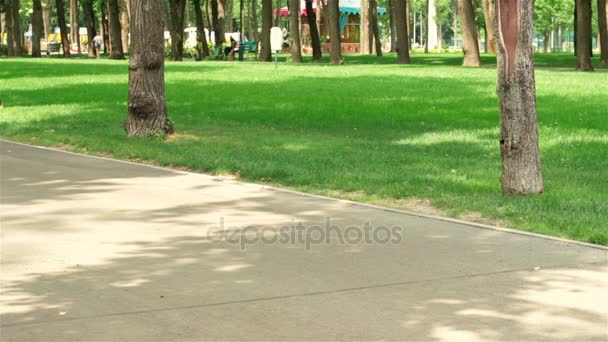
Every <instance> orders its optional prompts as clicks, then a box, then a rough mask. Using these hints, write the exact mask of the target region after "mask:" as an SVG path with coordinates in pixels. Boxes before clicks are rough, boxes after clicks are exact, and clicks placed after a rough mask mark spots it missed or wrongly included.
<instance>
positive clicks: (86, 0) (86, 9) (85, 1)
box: [81, 0, 96, 57]
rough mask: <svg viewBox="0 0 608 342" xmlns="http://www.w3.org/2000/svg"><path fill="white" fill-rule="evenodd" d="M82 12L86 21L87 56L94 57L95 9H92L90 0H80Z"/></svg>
mask: <svg viewBox="0 0 608 342" xmlns="http://www.w3.org/2000/svg"><path fill="white" fill-rule="evenodd" d="M81 3H82V13H83V14H84V18H85V20H86V22H87V38H88V39H87V46H88V50H89V51H88V56H89V57H95V44H94V43H93V37H95V33H96V31H95V11H93V1H92V0H82V1H81Z"/></svg>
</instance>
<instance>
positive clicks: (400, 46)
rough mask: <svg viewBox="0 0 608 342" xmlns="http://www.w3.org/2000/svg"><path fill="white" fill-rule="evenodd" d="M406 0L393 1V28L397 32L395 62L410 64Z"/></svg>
mask: <svg viewBox="0 0 608 342" xmlns="http://www.w3.org/2000/svg"><path fill="white" fill-rule="evenodd" d="M407 2H408V0H394V3H395V28H396V31H397V32H396V33H397V63H399V64H410V63H412V61H411V60H410V38H409V35H408V32H407V16H406V8H407Z"/></svg>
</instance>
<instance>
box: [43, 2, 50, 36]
mask: <svg viewBox="0 0 608 342" xmlns="http://www.w3.org/2000/svg"><path fill="white" fill-rule="evenodd" d="M52 8H53V0H42V20H43V22H44V39H47V38H48V37H49V35H50V34H51V33H53V32H52V31H53V28H52V27H51V10H52Z"/></svg>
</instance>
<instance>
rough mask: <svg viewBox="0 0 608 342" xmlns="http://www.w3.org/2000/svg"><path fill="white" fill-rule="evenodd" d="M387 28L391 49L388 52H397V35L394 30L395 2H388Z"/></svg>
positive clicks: (393, 0) (391, 0)
mask: <svg viewBox="0 0 608 342" xmlns="http://www.w3.org/2000/svg"><path fill="white" fill-rule="evenodd" d="M387 4H388V6H387V9H388V26H389V31H390V32H389V33H390V40H391V49H390V51H389V52H395V51H396V50H397V35H396V28H395V0H388V3H387Z"/></svg>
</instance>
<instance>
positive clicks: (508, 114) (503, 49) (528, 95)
mask: <svg viewBox="0 0 608 342" xmlns="http://www.w3.org/2000/svg"><path fill="white" fill-rule="evenodd" d="M495 10H496V23H495V25H496V26H495V30H496V32H497V34H496V39H497V40H498V42H499V43H498V47H497V48H498V49H497V52H498V54H497V63H498V68H497V69H498V84H497V92H498V98H499V102H500V126H501V140H500V151H501V156H502V177H501V182H502V190H503V193H504V194H508V195H527V194H534V193H542V192H543V191H544V185H543V176H542V172H541V158H540V148H539V142H538V116H537V112H536V86H535V81H534V63H533V57H534V55H533V51H532V44H533V40H534V34H533V24H532V20H533V16H534V15H533V13H534V5H533V2H532V1H521V0H496V6H495Z"/></svg>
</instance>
